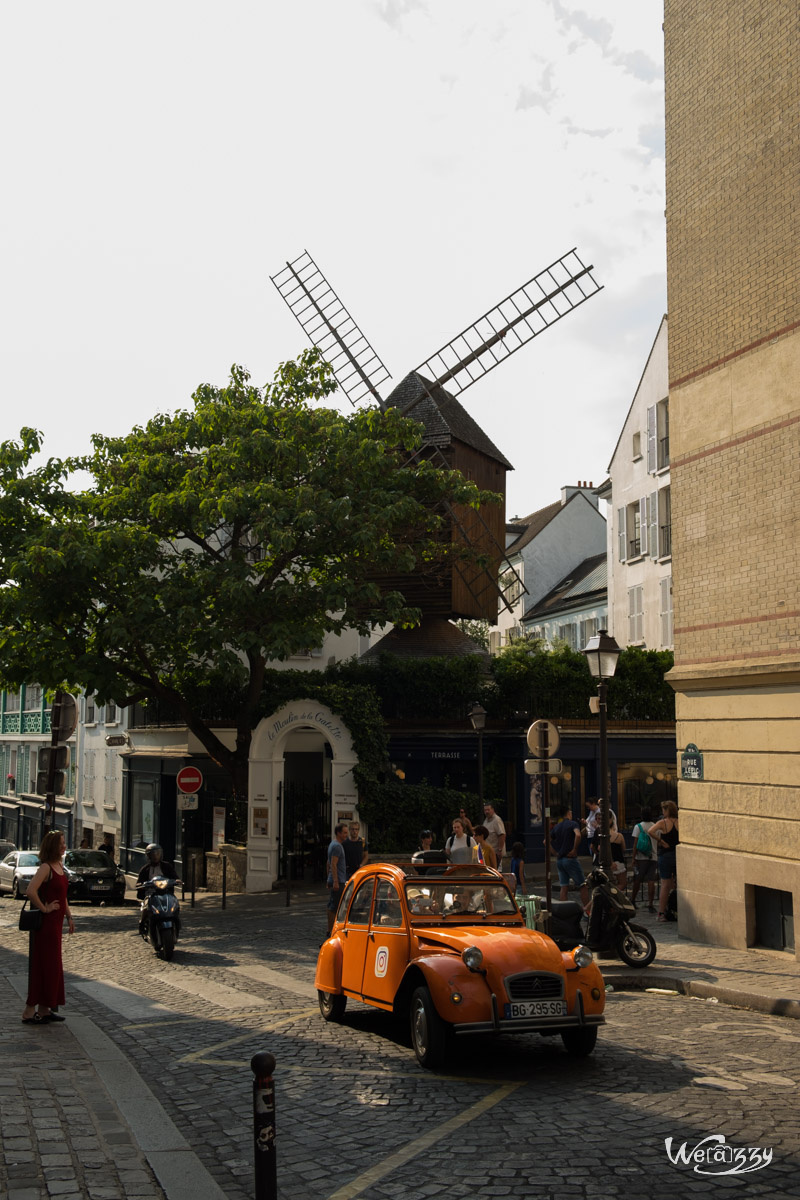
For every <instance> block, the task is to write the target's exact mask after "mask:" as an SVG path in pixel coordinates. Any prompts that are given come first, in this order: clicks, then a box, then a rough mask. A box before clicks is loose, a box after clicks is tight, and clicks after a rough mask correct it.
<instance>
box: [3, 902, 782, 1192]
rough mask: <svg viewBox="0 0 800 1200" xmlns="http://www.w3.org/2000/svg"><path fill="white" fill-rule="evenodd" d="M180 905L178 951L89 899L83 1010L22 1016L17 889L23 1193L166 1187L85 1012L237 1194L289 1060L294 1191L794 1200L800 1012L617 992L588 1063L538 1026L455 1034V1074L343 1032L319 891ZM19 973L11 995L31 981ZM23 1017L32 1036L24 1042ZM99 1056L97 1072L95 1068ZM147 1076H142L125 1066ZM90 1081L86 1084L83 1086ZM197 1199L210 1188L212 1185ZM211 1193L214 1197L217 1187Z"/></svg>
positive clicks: (70, 963)
mask: <svg viewBox="0 0 800 1200" xmlns="http://www.w3.org/2000/svg"><path fill="white" fill-rule="evenodd" d="M282 904H283V902H282V900H280V902H277V901H276V898H274V897H271V898H269V899H268V900H266V899H265V900H264V901H263V902H259V901H258V898H254V897H231V898H229V905H228V908H227V909H226V910H225V911H222V910H221V908H220V907H219V898H218V897H217V898H216V900H214V899H213V898H212V897H204V898H202V899H201V900H200V901H199V902H198V906H197V908H195V909H194V910H191V909H190V908H189V904H188V899H187V901H186V903H185V905H184V915H185V936H184V939H183V940H182V942H180V943H179V946H178V949H177V950H176V953H175V959H174V961H173V962H172V963H164V962H162V961H160V960H159V959H157V958H156V957H155V955H154V954H153V952H152V949H151V948H150V947H149V946H147V945H145V943H144V942H142V940H141V939H140V938H139V937H138V936H137V934H136V910H135V908H134V907H132V906H130V905H129V906H127V907H125V908H108V909H106V908H90V907H88V906H84V905H76V906H75V916H76V933H75V935H74V937H73V938H72V939H70V940H69V941H67V939H66V938H65V944H64V945H65V949H64V963H65V969H66V971H67V973H68V977H67V1007H66V1009H65V1014H66V1015H67V1018H68V1020H67V1022H66V1024H65V1025H63V1026H60V1027H55V1026H47V1027H44V1028H38V1029H29V1028H24V1031H23V1027H22V1026H21V1025H20V1024H19V1018H18V1011H21V1002H20V1001H19V999H18V995H17V993H18V991H19V989H20V987H22V988H24V982H25V981H24V975H25V971H26V963H27V943H26V939H25V935H23V934H21V933H20V932H19V931H18V929H17V927H16V920H17V914H18V911H19V909H18V905H17V904H16V903H15V902H14V901H11V900H8V899H4V900H3V901H2V902H0V921H2V922H3V925H2V927H0V973H1V974H0V989H1V992H0V995H1V998H2V1005H3V1011H4V1012H5V1013H6V1020H5V1021H4V1022H3V1030H2V1035H1V1036H2V1042H3V1046H4V1051H5V1052H4V1056H3V1057H4V1066H5V1070H4V1072H3V1076H2V1082H1V1083H0V1105H2V1130H1V1136H2V1142H3V1154H4V1163H5V1166H4V1168H3V1170H4V1171H5V1172H6V1177H5V1178H3V1179H2V1187H1V1188H0V1194H3V1195H7V1196H8V1200H40V1198H43V1197H46V1196H54V1197H55V1196H65V1197H69V1196H81V1197H91V1198H92V1200H95V1198H96V1200H118V1198H119V1200H121V1198H122V1197H125V1196H136V1195H147V1196H154V1197H157V1198H159V1200H160V1197H161V1196H162V1194H163V1193H162V1191H161V1190H160V1188H159V1186H158V1184H157V1183H156V1181H155V1177H154V1174H153V1171H152V1170H151V1166H150V1165H148V1163H147V1161H145V1160H144V1158H143V1156H142V1152H141V1150H140V1148H139V1147H138V1146H137V1145H136V1143H135V1140H133V1139H132V1137H131V1134H130V1133H129V1131H128V1129H127V1127H126V1124H125V1121H124V1119H122V1118H121V1116H120V1111H119V1107H118V1105H117V1104H115V1102H114V1100H113V1098H112V1097H110V1096H109V1095H108V1094H107V1093H106V1092H105V1091H104V1089H103V1087H102V1085H100V1086H99V1087H97V1088H95V1087H94V1085H93V1083H92V1082H91V1080H88V1082H87V1077H86V1074H85V1073H84V1074H82V1073H81V1070H80V1064H81V1061H82V1059H83V1056H82V1054H78V1053H77V1052H76V1053H75V1055H74V1061H72V1055H73V1050H74V1049H75V1047H76V1043H75V1040H74V1038H73V1036H72V1034H71V1032H70V1023H71V1022H73V1023H74V1024H75V1025H76V1028H77V1022H78V1021H80V1020H83V1019H84V1018H88V1019H89V1021H90V1022H92V1023H93V1024H94V1026H96V1027H97V1028H98V1029H99V1030H100V1031H102V1032H103V1033H104V1034H105V1035H107V1036H108V1038H110V1039H112V1041H113V1043H114V1045H115V1046H116V1047H117V1048H118V1050H119V1051H121V1054H122V1055H123V1056H124V1059H125V1061H127V1062H128V1063H130V1064H131V1066H132V1067H133V1068H134V1070H135V1072H138V1075H139V1076H141V1078H142V1079H143V1080H144V1082H145V1083H146V1084H147V1085H148V1086H149V1088H150V1089H151V1090H152V1091H153V1092H154V1093H155V1095H156V1096H157V1097H158V1099H159V1100H160V1102H161V1104H162V1105H163V1108H164V1110H165V1112H166V1114H167V1115H168V1117H169V1118H171V1121H172V1122H174V1124H175V1126H176V1127H177V1130H178V1131H179V1132H180V1134H182V1136H183V1138H185V1139H186V1142H188V1143H189V1146H190V1147H191V1150H193V1151H194V1154H195V1155H196V1156H197V1158H198V1159H199V1160H200V1162H201V1163H202V1164H203V1166H204V1167H205V1169H206V1170H207V1172H208V1174H209V1175H210V1176H211V1177H212V1178H213V1179H215V1180H216V1181H217V1183H218V1185H219V1188H220V1189H221V1192H222V1194H223V1195H224V1196H226V1197H230V1198H231V1200H245V1198H247V1197H251V1196H252V1195H253V1166H252V1108H251V1104H252V1101H251V1096H252V1081H253V1076H252V1073H251V1071H250V1066H249V1064H250V1059H251V1057H252V1055H253V1054H254V1053H256V1052H257V1051H260V1050H268V1051H269V1052H270V1053H272V1054H274V1056H275V1058H276V1060H277V1066H276V1070H275V1081H276V1097H277V1129H278V1142H277V1153H278V1179H279V1188H280V1194H281V1196H283V1197H286V1198H288V1197H298V1200H299V1198H300V1197H313V1198H314V1200H316V1198H320V1200H332V1198H335V1200H345V1198H346V1197H356V1196H364V1197H367V1198H369V1197H374V1198H379V1197H380V1198H383V1197H387V1198H388V1197H393V1196H400V1195H402V1196H404V1197H409V1198H413V1197H428V1196H436V1195H442V1196H445V1195H446V1196H455V1197H457V1196H467V1195H475V1194H480V1195H481V1196H488V1197H498V1198H499V1197H505V1196H512V1195H518V1194H519V1193H520V1189H524V1191H525V1194H527V1195H531V1196H548V1197H554V1198H556V1197H558V1198H561V1197H564V1198H567V1197H583V1196H587V1197H588V1196H591V1197H592V1198H593V1200H602V1198H603V1197H621V1196H623V1195H625V1196H636V1197H637V1198H638V1197H642V1198H649V1197H658V1198H659V1200H662V1197H663V1196H664V1195H665V1194H667V1195H669V1194H672V1193H673V1192H675V1191H677V1190H679V1189H681V1188H686V1189H687V1190H689V1191H691V1193H693V1194H697V1195H703V1194H713V1195H714V1196H715V1197H727V1196H728V1195H734V1194H741V1189H742V1188H743V1187H745V1188H746V1189H747V1194H748V1196H763V1197H769V1198H770V1200H772V1198H778V1197H784V1196H785V1197H790V1196H800V1170H798V1167H800V1115H798V1110H797V1105H796V1102H795V1097H796V1092H797V1086H798V1076H800V1066H799V1064H800V1053H799V1052H798V1051H800V1024H798V1022H797V1021H793V1020H788V1019H786V1018H782V1017H776V1016H769V1015H763V1014H761V1013H756V1012H750V1011H747V1010H744V1009H735V1008H731V1007H726V1006H723V1005H721V1004H717V1003H714V1002H713V1001H708V1000H696V999H689V998H686V997H683V996H679V995H669V994H664V995H661V994H650V993H631V992H613V993H611V994H610V995H609V998H608V1006H607V1009H606V1014H607V1020H608V1024H607V1026H606V1027H605V1028H604V1029H603V1030H602V1031H601V1035H600V1039H599V1041H598V1047H597V1050H596V1051H595V1053H594V1055H593V1056H592V1057H591V1058H589V1059H586V1060H575V1059H570V1058H568V1057H567V1055H566V1054H565V1053H564V1051H563V1049H562V1047H561V1043H560V1041H559V1042H558V1043H556V1042H554V1041H553V1042H551V1041H546V1040H543V1039H540V1038H538V1037H535V1036H517V1037H513V1038H512V1037H507V1036H504V1037H502V1038H500V1039H497V1040H495V1039H492V1038H475V1039H462V1040H460V1041H458V1042H456V1045H455V1053H454V1055H453V1057H452V1061H451V1062H450V1063H449V1064H448V1067H447V1068H446V1070H445V1071H444V1072H443V1073H440V1074H431V1073H429V1072H426V1071H424V1070H422V1069H421V1068H420V1067H418V1065H417V1063H416V1060H415V1058H414V1055H413V1052H412V1050H411V1048H410V1043H409V1041H408V1039H407V1038H406V1035H405V1030H404V1029H402V1028H398V1027H397V1026H396V1025H395V1024H394V1023H393V1022H392V1021H391V1019H390V1018H389V1017H388V1016H387V1015H386V1014H383V1013H379V1012H376V1011H374V1010H372V1009H368V1008H366V1007H363V1006H361V1005H357V1004H350V1005H349V1006H348V1009H347V1012H346V1014H345V1019H344V1023H343V1024H342V1025H335V1024H325V1023H324V1022H323V1021H322V1019H321V1017H320V1015H319V1011H318V1008H317V1004H316V999H315V994H314V991H313V977H314V964H315V961H316V954H317V950H318V947H319V943H320V941H321V939H322V936H323V931H324V911H323V908H322V903H321V902H319V901H318V900H317V899H314V900H313V901H312V899H311V898H310V897H307V896H304V895H303V893H302V891H301V892H300V893H299V894H298V896H297V897H296V898H295V902H294V903H293V905H292V907H290V908H284V907H283V906H282ZM15 988H16V991H15ZM21 1031H23V1032H24V1035H21ZM89 1069H90V1068H89ZM131 1076H132V1078H135V1077H134V1076H133V1072H131ZM87 1092H88V1095H87ZM712 1134H723V1135H724V1136H725V1138H726V1140H727V1143H728V1145H729V1146H732V1147H734V1148H738V1147H760V1148H762V1149H766V1148H771V1150H772V1154H773V1161H772V1163H771V1164H769V1165H768V1166H766V1167H764V1168H763V1169H760V1170H757V1171H754V1172H753V1173H751V1174H748V1175H747V1176H746V1177H745V1178H742V1177H741V1176H737V1175H731V1176H720V1177H715V1178H710V1177H709V1176H707V1175H703V1174H699V1173H696V1172H694V1171H693V1169H692V1166H691V1165H681V1164H679V1165H674V1164H673V1163H672V1162H670V1160H669V1158H668V1157H667V1153H666V1150H665V1144H664V1143H665V1139H667V1138H672V1139H673V1153H674V1152H675V1149H676V1148H677V1147H679V1146H680V1145H682V1144H683V1143H686V1144H687V1151H689V1150H692V1149H693V1148H694V1146H695V1145H696V1144H697V1142H699V1141H700V1140H701V1139H702V1138H704V1137H707V1136H709V1135H712ZM198 1200H199V1198H198ZM204 1200H205V1198H204Z"/></svg>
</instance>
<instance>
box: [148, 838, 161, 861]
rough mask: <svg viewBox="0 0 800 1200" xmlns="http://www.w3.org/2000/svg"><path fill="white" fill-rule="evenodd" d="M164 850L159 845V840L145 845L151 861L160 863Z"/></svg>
mask: <svg viewBox="0 0 800 1200" xmlns="http://www.w3.org/2000/svg"><path fill="white" fill-rule="evenodd" d="M163 853H164V851H163V850H162V849H161V847H160V846H159V844H158V842H151V843H150V845H149V846H146V847H145V854H146V855H147V857H148V858H149V859H150V862H151V863H160V862H161V858H162V855H163Z"/></svg>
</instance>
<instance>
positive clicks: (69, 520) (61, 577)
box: [0, 351, 494, 797]
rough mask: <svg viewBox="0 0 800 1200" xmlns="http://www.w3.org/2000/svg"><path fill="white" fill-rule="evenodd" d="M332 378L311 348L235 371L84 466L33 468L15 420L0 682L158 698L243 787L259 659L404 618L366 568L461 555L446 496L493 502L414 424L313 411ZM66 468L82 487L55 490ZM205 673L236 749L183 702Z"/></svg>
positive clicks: (3, 522)
mask: <svg viewBox="0 0 800 1200" xmlns="http://www.w3.org/2000/svg"><path fill="white" fill-rule="evenodd" d="M334 389H335V383H334V382H333V379H332V376H331V372H330V369H329V367H328V366H327V364H325V363H324V362H323V361H322V360H321V359H320V357H319V354H318V352H317V351H307V352H305V353H304V354H303V355H301V357H300V358H299V359H298V360H297V361H296V362H287V363H283V364H282V365H281V366H280V367H279V369H278V371H277V372H276V374H275V377H274V380H273V382H272V383H271V384H269V385H267V386H266V387H265V388H263V389H261V388H257V387H254V386H253V385H251V383H250V380H249V375H248V374H247V372H246V371H244V370H243V369H242V368H240V367H234V368H233V369H232V373H231V379H230V382H229V384H228V385H227V386H226V387H223V388H218V387H213V386H211V385H209V384H204V385H202V386H201V387H199V388H198V389H197V391H196V392H195V394H194V396H193V401H194V404H193V408H191V409H189V410H179V411H177V412H175V413H174V414H172V415H168V414H162V415H158V416H156V417H154V418H153V419H152V420H151V421H150V422H149V423H148V424H147V425H146V426H145V427H144V428H140V427H136V428H134V429H133V430H132V431H131V432H130V433H129V434H127V435H126V436H124V437H105V436H103V435H99V434H98V435H95V436H94V437H93V439H92V442H93V450H92V452H91V453H89V454H87V455H85V456H83V457H81V458H77V459H73V460H67V461H64V462H60V461H58V460H56V459H51V460H50V461H49V462H47V463H46V464H45V465H44V466H42V467H33V466H32V465H31V459H32V457H33V455H34V454H36V452H37V451H38V450H39V449H40V447H41V440H42V439H41V435H40V434H38V433H36V432H35V431H33V430H31V429H24V430H23V431H22V434H21V437H20V441H19V442H18V443H15V442H7V443H5V444H3V445H2V446H0V484H2V488H3V491H2V496H1V497H0V685H3V686H9V687H17V686H18V685H19V684H20V683H22V682H24V681H25V680H30V679H36V680H37V681H40V682H41V683H42V684H44V685H45V686H47V687H58V686H62V685H67V686H71V687H77V686H79V687H83V688H85V689H86V690H87V691H89V692H92V693H94V694H95V695H96V696H97V698H98V700H99V701H100V702H101V703H103V702H105V701H107V700H113V701H115V702H116V703H117V704H121V705H124V704H130V703H132V702H134V701H148V700H157V701H158V702H159V703H161V704H163V705H167V706H168V707H169V708H170V709H171V710H172V711H173V712H175V713H176V714H177V715H179V716H180V718H181V719H182V720H183V721H185V723H186V725H187V726H188V727H189V729H191V730H192V732H193V733H194V734H195V735H196V736H197V737H198V739H199V741H200V742H201V743H202V745H203V746H204V747H205V749H206V750H207V751H208V753H209V755H210V756H211V758H212V759H213V760H214V761H215V762H217V763H218V764H219V765H220V766H221V767H222V768H223V769H224V770H226V771H227V772H228V773H229V774H230V776H231V779H232V783H233V790H234V794H235V795H237V796H239V797H244V796H245V795H246V790H247V763H248V756H249V748H250V740H251V733H252V728H253V725H254V723H255V720H256V717H257V713H258V707H259V698H260V696H261V692H262V687H263V684H264V678H265V671H266V668H267V664H268V663H269V662H270V661H274V660H283V659H286V658H287V657H288V656H290V655H291V654H293V653H296V652H298V651H299V650H302V649H304V648H306V647H308V646H315V645H318V644H319V643H320V642H321V641H322V638H323V636H324V635H325V634H326V633H328V632H331V631H333V632H338V631H341V630H343V629H345V628H355V629H358V630H359V631H361V632H367V631H368V630H369V629H371V628H372V627H373V626H375V625H378V624H383V623H386V622H389V621H391V622H395V623H413V622H414V621H415V620H417V619H418V615H419V614H418V613H417V612H416V610H414V609H411V608H409V607H408V606H407V605H406V603H405V600H404V598H403V596H402V595H401V594H400V593H399V592H398V591H396V590H392V589H391V588H389V587H388V586H385V585H383V584H382V582H381V580H382V577H385V578H388V577H389V576H392V577H394V578H396V577H397V575H398V574H403V573H407V572H411V571H421V570H425V569H426V567H429V566H431V565H432V564H433V563H435V562H437V561H440V560H441V559H442V558H447V557H448V556H452V555H456V554H460V555H462V556H464V555H467V553H468V552H467V551H466V550H465V549H464V548H463V547H458V546H455V545H453V544H452V543H451V542H449V541H448V535H447V530H448V528H449V526H448V525H447V522H446V520H445V518H444V517H443V516H442V515H441V514H442V512H443V504H444V503H446V502H449V503H451V504H466V505H471V506H478V505H480V504H481V503H485V502H489V501H491V500H493V499H494V497H492V496H491V494H489V493H482V492H480V491H479V490H478V489H477V488H476V486H475V485H474V484H472V483H470V482H468V481H467V480H466V479H464V478H463V477H462V476H461V475H460V474H459V473H458V472H452V471H447V470H441V469H439V468H437V467H436V466H434V465H433V464H432V463H431V462H429V461H427V460H426V459H425V456H424V454H423V455H419V454H417V453H416V451H418V449H419V447H420V444H421V442H422V429H421V426H420V425H419V424H417V423H416V422H415V421H413V420H410V419H408V418H405V417H403V416H401V415H400V414H399V413H398V412H397V411H396V410H394V409H389V410H387V411H386V412H381V411H379V410H378V409H376V408H362V409H359V410H357V411H356V412H354V413H352V414H350V415H342V414H340V413H338V412H337V411H335V410H334V409H332V408H330V407H326V406H324V405H322V404H319V403H318V402H319V401H322V400H324V399H325V398H326V397H328V396H329V395H330V394H331V393H332V392H333V390H334ZM75 471H81V472H86V473H88V476H89V478H90V480H91V483H90V486H88V487H85V488H84V489H83V490H82V491H74V490H70V488H69V486H68V484H69V482H70V478H71V476H72V474H73V473H74V472H75ZM210 677H213V681H214V688H215V689H216V688H218V689H220V690H221V691H222V692H224V693H225V694H226V695H229V696H230V698H231V705H232V709H233V711H230V712H228V714H227V716H228V717H229V718H230V720H231V722H232V724H233V725H234V726H235V729H236V744H235V746H234V748H232V749H231V748H229V747H227V746H226V745H225V744H224V743H223V741H222V740H221V739H220V738H219V736H218V734H217V732H215V729H214V728H213V727H212V725H211V724H210V723H209V721H208V719H206V718H205V717H204V716H203V705H202V704H200V705H198V704H197V703H196V699H197V697H198V696H203V695H205V696H207V695H208V686H207V684H208V680H209V678H210Z"/></svg>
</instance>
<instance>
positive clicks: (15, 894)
mask: <svg viewBox="0 0 800 1200" xmlns="http://www.w3.org/2000/svg"><path fill="white" fill-rule="evenodd" d="M11 895H12V896H13V897H14V899H15V900H21V899H22V892H21V891H20V890H19V880H18V879H17V877H16V875H15V876H14V882H13V884H12V885H11Z"/></svg>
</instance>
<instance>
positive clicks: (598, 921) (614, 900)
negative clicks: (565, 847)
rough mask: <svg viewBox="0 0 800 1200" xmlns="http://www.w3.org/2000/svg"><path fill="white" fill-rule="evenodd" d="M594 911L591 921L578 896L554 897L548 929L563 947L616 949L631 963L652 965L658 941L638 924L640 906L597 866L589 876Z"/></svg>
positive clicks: (635, 965)
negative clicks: (563, 898) (555, 898)
mask: <svg viewBox="0 0 800 1200" xmlns="http://www.w3.org/2000/svg"><path fill="white" fill-rule="evenodd" d="M586 882H587V884H588V886H589V889H590V892H591V902H592V911H591V916H590V917H589V919H588V925H587V923H586V922H585V920H584V911H583V906H582V905H581V904H578V903H577V901H575V900H554V901H553V902H552V905H551V912H552V915H551V917H550V920H549V921H548V922H547V924H546V925H545V931H546V932H547V933H548V934H549V936H550V937H551V938H552V939H553V941H554V942H555V943H556V945H557V946H558V948H559V950H572V949H574V947H575V946H577V945H578V944H579V943H581V942H582V943H583V944H584V945H586V946H588V947H589V949H590V950H595V951H601V952H602V951H606V952H612V953H615V954H617V955H618V956H619V958H621V959H622V961H623V962H624V963H627V964H628V966H629V967H649V965H650V963H651V962H652V961H653V959H654V958H655V956H656V942H655V938H654V937H653V935H652V934H651V933H650V932H649V931H648V930H647V929H645V928H644V926H643V925H634V923H633V921H632V920H631V918H632V917H633V916H635V915H636V909H635V907H634V905H633V903H632V901H630V900H629V899H628V897H627V896H626V895H625V893H624V892H621V891H620V890H619V888H618V887H616V886H615V885H614V884H613V883H612V882H611V880H610V879H609V878H608V876H607V875H606V873H605V871H604V870H603V869H602V867H595V868H594V869H593V870H592V871H590V872H589V874H588V875H587V877H586Z"/></svg>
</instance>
